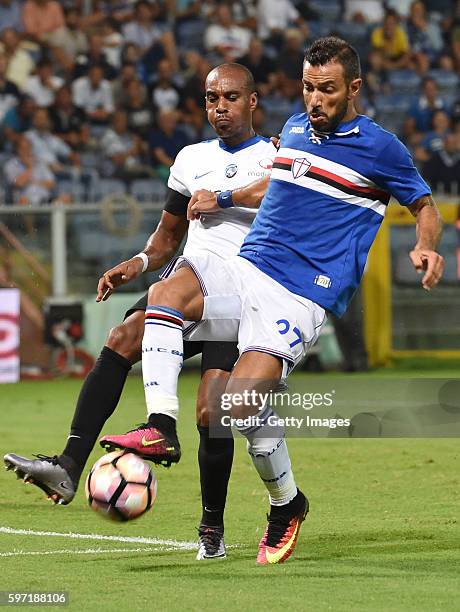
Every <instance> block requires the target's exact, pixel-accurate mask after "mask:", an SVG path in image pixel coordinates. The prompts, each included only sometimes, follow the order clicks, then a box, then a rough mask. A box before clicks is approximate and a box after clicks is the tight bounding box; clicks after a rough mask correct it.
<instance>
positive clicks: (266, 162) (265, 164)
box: [259, 157, 273, 170]
mask: <svg viewBox="0 0 460 612" xmlns="http://www.w3.org/2000/svg"><path fill="white" fill-rule="evenodd" d="M259 166H260V167H261V168H265V170H271V169H272V167H273V160H272V159H270V158H269V157H265V158H264V159H261V160H260V161H259Z"/></svg>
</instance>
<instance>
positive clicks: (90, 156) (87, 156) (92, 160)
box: [80, 151, 101, 171]
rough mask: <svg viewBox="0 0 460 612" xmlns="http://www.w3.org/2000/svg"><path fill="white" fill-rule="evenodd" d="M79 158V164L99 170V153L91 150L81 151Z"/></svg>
mask: <svg viewBox="0 0 460 612" xmlns="http://www.w3.org/2000/svg"><path fill="white" fill-rule="evenodd" d="M80 160H81V165H82V167H83V168H88V170H96V171H99V169H100V160H101V156H100V154H98V153H95V152H92V151H88V152H86V153H81V154H80Z"/></svg>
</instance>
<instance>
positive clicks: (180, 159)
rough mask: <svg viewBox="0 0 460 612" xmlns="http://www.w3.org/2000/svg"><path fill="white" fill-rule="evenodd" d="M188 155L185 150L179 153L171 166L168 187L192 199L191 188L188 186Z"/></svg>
mask: <svg viewBox="0 0 460 612" xmlns="http://www.w3.org/2000/svg"><path fill="white" fill-rule="evenodd" d="M186 158H187V155H186V153H185V149H182V151H179V153H178V154H177V157H176V159H175V161H174V164H173V165H172V166H171V169H170V172H169V179H168V187H169V188H170V189H172V190H173V191H178V192H179V193H181V194H182V195H184V196H187V197H188V198H190V197H191V195H192V194H191V193H190V189H189V186H188V185H187V170H188V165H187V159H186Z"/></svg>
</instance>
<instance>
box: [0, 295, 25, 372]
mask: <svg viewBox="0 0 460 612" xmlns="http://www.w3.org/2000/svg"><path fill="white" fill-rule="evenodd" d="M19 310H20V295H19V289H0V383H13V382H17V381H18V380H19Z"/></svg>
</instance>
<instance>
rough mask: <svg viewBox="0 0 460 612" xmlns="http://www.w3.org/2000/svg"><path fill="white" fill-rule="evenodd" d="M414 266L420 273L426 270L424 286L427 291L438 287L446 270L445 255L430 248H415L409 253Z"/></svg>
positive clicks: (423, 279) (423, 280)
mask: <svg viewBox="0 0 460 612" xmlns="http://www.w3.org/2000/svg"><path fill="white" fill-rule="evenodd" d="M409 257H410V258H411V261H412V263H413V265H414V268H415V269H416V270H417V272H418V273H419V274H422V272H425V274H424V275H423V278H422V286H423V288H424V289H426V290H427V291H430V289H433V287H436V285H437V284H438V283H439V281H440V279H441V277H442V274H443V272H444V257H442V255H440V254H439V253H436V251H431V250H429V249H414V250H413V251H411V252H410V253H409Z"/></svg>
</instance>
